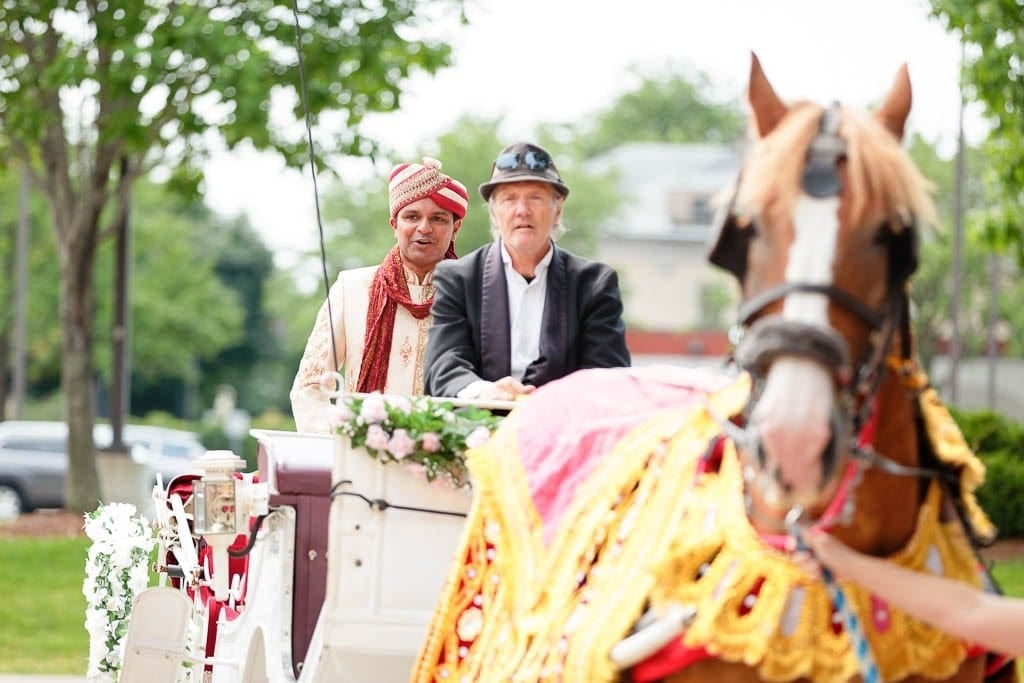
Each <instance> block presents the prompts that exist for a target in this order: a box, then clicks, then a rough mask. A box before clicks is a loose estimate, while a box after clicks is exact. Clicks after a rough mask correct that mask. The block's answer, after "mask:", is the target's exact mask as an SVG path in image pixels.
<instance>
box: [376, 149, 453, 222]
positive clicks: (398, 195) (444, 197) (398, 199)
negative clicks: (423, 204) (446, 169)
mask: <svg viewBox="0 0 1024 683" xmlns="http://www.w3.org/2000/svg"><path fill="white" fill-rule="evenodd" d="M424 197H430V198H431V199H433V200H434V202H435V203H436V204H437V205H438V206H440V207H441V208H442V209H445V210H447V211H451V212H452V213H453V214H455V218H456V219H460V218H465V217H466V209H467V208H468V206H469V192H468V191H467V190H466V186H465V185H463V184H462V183H460V182H459V181H458V180H455V179H454V178H452V177H450V176H447V175H445V174H444V173H441V162H440V161H438V160H437V159H431V158H430V157H423V163H422V164H416V163H405V164H399V165H398V166H395V167H394V168H393V169H392V170H391V175H390V176H389V178H388V204H389V205H390V208H391V218H394V217H395V216H397V215H398V212H399V211H401V210H402V208H403V207H405V206H408V205H409V204H412V203H413V202H415V201H419V200H420V199H423V198H424Z"/></svg>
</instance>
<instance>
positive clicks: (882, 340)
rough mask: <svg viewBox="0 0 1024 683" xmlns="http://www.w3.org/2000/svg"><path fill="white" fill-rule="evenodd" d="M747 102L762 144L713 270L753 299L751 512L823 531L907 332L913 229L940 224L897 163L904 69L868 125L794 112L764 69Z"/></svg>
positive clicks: (719, 239)
mask: <svg viewBox="0 0 1024 683" xmlns="http://www.w3.org/2000/svg"><path fill="white" fill-rule="evenodd" d="M748 98H749V104H750V110H751V113H752V117H751V133H752V138H753V139H752V142H751V145H750V149H749V151H748V154H747V157H746V159H745V161H744V164H743V167H742V169H741V172H740V174H739V177H738V179H737V182H736V184H735V186H734V187H733V188H732V192H731V196H730V197H729V198H728V201H727V202H726V203H725V205H724V206H723V207H722V209H721V211H720V218H719V221H718V226H717V234H716V238H715V240H714V241H713V242H712V247H711V250H710V252H709V258H710V260H711V262H712V263H714V264H715V265H718V266H720V267H722V268H724V269H726V270H728V271H730V272H732V273H733V274H734V275H735V276H736V278H737V279H738V281H739V283H740V286H741V291H742V304H741V306H740V311H739V321H738V323H739V326H740V329H741V331H742V336H741V339H740V341H739V342H738V344H737V348H736V350H735V358H736V360H737V362H738V364H739V365H740V366H741V367H743V368H744V369H746V370H748V371H749V372H750V374H751V376H752V378H753V380H754V392H753V394H752V399H751V402H750V404H749V405H748V408H747V414H746V418H747V423H746V432H745V436H746V438H745V439H743V441H744V442H745V443H743V444H741V450H742V451H743V453H744V458H745V468H746V479H747V495H748V499H749V500H750V501H751V502H752V505H753V507H754V508H756V509H757V510H758V511H760V512H762V513H766V514H768V515H769V516H771V517H774V518H776V519H778V518H780V517H781V516H783V515H785V513H786V512H787V511H788V510H791V509H793V508H795V507H799V508H801V509H803V510H804V511H805V512H806V513H807V514H809V515H810V516H812V517H813V516H816V515H820V514H821V512H822V511H823V510H824V509H825V508H826V506H827V505H828V503H829V501H830V500H831V499H832V497H833V496H834V495H835V492H836V490H837V488H838V487H839V485H840V482H841V481H842V479H843V477H841V476H840V475H841V474H842V473H843V472H845V471H846V467H845V463H846V462H847V460H848V458H849V456H850V452H851V446H853V445H855V444H856V440H857V438H858V434H859V433H860V432H861V430H862V429H863V428H864V426H865V424H864V423H865V421H866V420H867V418H868V412H869V411H870V404H871V402H872V398H873V394H874V392H875V391H876V390H877V388H878V382H879V380H880V377H881V375H882V374H884V371H885V367H884V366H885V363H886V357H887V353H888V351H889V346H890V345H891V344H892V342H893V340H894V339H897V338H899V336H900V335H899V330H898V328H899V325H900V323H901V321H905V319H906V308H907V295H906V289H907V280H908V278H909V277H910V275H911V274H912V273H913V272H914V270H915V267H916V265H917V227H916V225H917V221H918V220H922V221H930V220H932V218H933V213H934V210H933V208H932V205H931V203H930V199H929V197H928V193H927V183H926V182H925V181H924V179H923V178H922V177H921V176H920V174H919V173H918V171H917V170H916V168H915V167H914V165H913V163H912V162H911V161H910V159H909V158H908V156H907V155H906V154H905V152H904V151H903V150H902V149H901V139H902V136H903V130H904V125H905V122H906V119H907V115H908V114H909V112H910V105H911V89H910V79H909V76H908V73H907V69H906V67H905V66H904V67H902V68H901V69H900V70H899V72H898V74H897V76H896V79H895V82H894V83H893V85H892V88H891V89H890V91H889V93H888V95H887V96H886V97H885V99H884V101H883V104H882V105H881V106H880V107H879V108H878V109H877V110H875V111H874V112H868V111H865V110H860V109H856V108H853V107H848V106H840V105H838V104H836V105H832V106H830V107H822V106H820V105H817V104H814V103H811V102H806V101H801V102H796V103H793V104H786V103H784V102H783V101H782V100H781V99H780V98H779V96H778V95H777V94H776V93H775V90H774V89H773V88H772V85H771V84H770V83H769V81H768V79H767V77H766V76H765V74H764V72H763V70H762V68H761V65H760V63H759V61H758V59H757V57H756V55H755V56H753V57H752V64H751V69H750V82H749V86H748ZM906 336H907V335H904V343H907V344H909V340H908V339H906Z"/></svg>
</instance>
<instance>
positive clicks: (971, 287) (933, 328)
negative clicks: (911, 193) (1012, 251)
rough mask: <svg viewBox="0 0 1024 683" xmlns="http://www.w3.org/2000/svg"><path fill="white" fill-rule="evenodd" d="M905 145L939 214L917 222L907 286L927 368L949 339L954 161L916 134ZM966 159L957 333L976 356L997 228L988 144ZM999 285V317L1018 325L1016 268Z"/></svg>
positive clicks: (1021, 314) (1023, 319)
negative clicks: (916, 249)
mask: <svg viewBox="0 0 1024 683" xmlns="http://www.w3.org/2000/svg"><path fill="white" fill-rule="evenodd" d="M908 151H909V153H910V156H911V158H913V160H914V163H915V164H916V165H917V167H918V169H919V170H920V171H921V173H922V174H923V175H924V176H925V177H926V178H928V179H929V180H930V181H931V182H932V184H933V187H934V197H935V203H936V208H937V209H938V212H939V220H940V225H938V226H921V229H922V240H921V242H922V243H921V253H920V258H919V262H920V266H919V268H918V271H917V273H915V275H914V277H913V280H912V282H911V289H910V295H911V300H912V301H913V305H914V314H913V315H914V336H915V341H916V343H917V348H918V354H919V355H920V357H921V362H922V364H923V366H924V367H925V368H929V367H930V366H931V364H932V360H933V359H934V357H935V355H936V354H937V353H938V352H939V350H940V347H941V344H942V343H943V341H944V340H945V341H948V336H949V332H950V330H949V310H950V297H951V294H952V291H953V285H952V280H951V278H952V271H953V246H952V235H951V228H950V226H952V224H953V205H954V203H953V192H954V162H953V160H949V159H943V158H942V157H941V156H940V155H939V153H938V151H937V149H936V146H935V144H933V143H931V142H929V141H928V140H926V139H925V138H923V137H921V136H920V135H916V134H915V135H914V137H913V138H911V140H910V142H909V145H908ZM966 164H967V172H966V173H965V186H964V208H965V211H966V212H967V221H966V235H965V239H964V242H963V263H962V271H961V272H962V276H961V277H962V280H961V288H960V297H961V300H960V310H961V316H960V318H961V320H960V328H961V329H960V334H961V344H962V350H963V352H964V354H965V355H975V356H977V355H984V353H985V345H986V343H987V339H988V333H989V330H988V327H987V320H986V316H987V310H988V306H989V302H990V300H991V296H992V292H991V286H990V284H991V283H990V282H989V263H988V259H989V257H990V255H991V254H992V251H993V248H994V242H993V238H992V233H993V232H995V233H999V231H993V230H992V229H991V224H990V221H991V219H992V218H991V214H990V212H989V210H988V208H987V207H988V203H987V191H988V187H989V186H988V183H987V182H986V179H985V173H984V169H985V168H986V166H987V164H988V158H987V155H986V148H985V147H984V146H982V147H981V148H968V149H967V156H966ZM995 246H998V245H995ZM999 285H1000V287H999V292H1000V294H999V311H1000V318H1002V319H1003V320H1006V321H1008V322H1009V323H1010V326H1011V327H1012V328H1013V329H1021V327H1020V325H1022V324H1024V309H1020V308H1019V307H1018V306H1017V305H1016V303H1017V302H1018V301H1020V300H1021V298H1022V297H1024V283H1018V281H1017V277H1016V274H1015V273H1014V272H1013V270H1012V269H1009V268H1008V269H1004V270H1003V273H1002V277H1001V282H1000V283H999ZM1022 350H1024V349H1022V348H1021V345H1020V342H1018V341H1017V340H1016V339H1015V338H1012V339H1011V340H1010V343H1009V345H1008V348H1007V349H1006V352H1007V353H1009V354H1019V353H1021V351H1022ZM936 380H937V381H939V380H938V378H936Z"/></svg>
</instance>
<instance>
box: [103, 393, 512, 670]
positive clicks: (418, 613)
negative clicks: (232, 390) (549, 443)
mask: <svg viewBox="0 0 1024 683" xmlns="http://www.w3.org/2000/svg"><path fill="white" fill-rule="evenodd" d="M488 407H492V408H502V407H508V406H502V405H492V406H488ZM252 434H253V436H254V437H255V438H256V439H257V440H258V442H259V474H258V476H256V477H254V476H253V475H252V474H243V475H237V474H236V473H235V471H234V470H235V468H236V466H237V465H238V464H240V463H241V462H242V461H241V460H240V459H238V458H236V457H235V456H234V455H233V454H231V453H229V452H223V451H212V452H210V453H207V455H206V456H204V457H203V458H201V459H200V460H199V461H197V465H198V467H199V468H200V469H201V470H204V471H203V473H202V474H197V475H195V476H191V475H190V476H187V477H179V478H177V479H175V480H174V481H172V482H171V484H170V486H169V487H168V490H167V492H166V493H165V497H163V498H162V499H161V497H160V496H159V495H158V500H157V513H158V525H159V528H160V539H161V544H162V547H161V549H160V552H161V557H165V558H167V562H166V564H165V566H164V567H162V570H163V571H164V573H165V574H166V575H167V577H168V578H167V579H164V578H163V577H162V579H161V584H169V585H162V586H161V587H159V588H152V589H149V590H148V591H146V592H144V593H143V594H142V595H141V596H140V597H139V599H138V600H137V602H136V607H135V609H134V611H133V614H132V619H131V625H130V628H129V633H128V637H127V645H126V649H125V657H124V667H123V670H122V676H121V680H122V681H123V682H124V683H133V682H134V681H147V683H161V682H162V681H166V682H167V683H171V682H173V681H175V680H179V681H180V680H191V681H196V682H198V681H204V682H205V681H210V682H211V683H256V682H260V683H263V682H264V681H266V682H271V683H279V682H286V681H288V682H290V681H301V682H303V683H313V682H316V681H331V682H334V683H378V682H379V683H385V682H386V683H394V682H395V681H401V680H407V679H408V676H409V671H410V669H411V667H412V665H413V662H414V660H415V657H416V654H417V652H418V651H419V648H420V645H421V640H422V638H423V636H424V633H425V630H426V627H427V624H428V622H429V620H430V617H431V614H432V612H433V610H434V608H435V606H436V601H437V599H438V596H439V594H440V592H441V589H442V586H443V583H444V580H445V576H446V574H447V572H448V569H449V566H450V563H451V559H452V553H453V551H454V549H455V547H456V545H457V542H458V540H459V536H460V534H461V532H462V526H463V523H464V516H465V513H466V512H467V511H468V509H469V505H470V502H471V493H470V492H469V490H468V489H465V488H452V487H444V486H439V485H438V484H437V483H435V482H429V481H427V480H426V478H424V477H420V476H416V475H415V474H414V473H413V472H411V471H410V469H409V468H407V467H404V466H402V465H397V464H394V463H391V464H382V463H381V462H379V461H378V460H376V459H374V458H372V457H370V456H369V455H368V454H367V453H366V450H365V449H363V448H353V447H352V446H351V444H350V441H349V439H348V438H347V437H345V436H337V437H332V436H320V435H306V434H296V433H294V432H280V431H266V430H254V431H253V432H252ZM236 532H237V533H236Z"/></svg>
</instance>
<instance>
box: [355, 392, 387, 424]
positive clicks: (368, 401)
mask: <svg viewBox="0 0 1024 683" xmlns="http://www.w3.org/2000/svg"><path fill="white" fill-rule="evenodd" d="M359 417H361V418H363V420H364V421H365V422H366V423H368V424H376V423H378V422H383V421H384V420H386V419H388V409H387V405H386V404H385V403H384V397H383V396H381V395H380V394H370V395H369V396H367V397H366V398H364V399H363V407H362V408H361V409H360V410H359Z"/></svg>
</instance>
